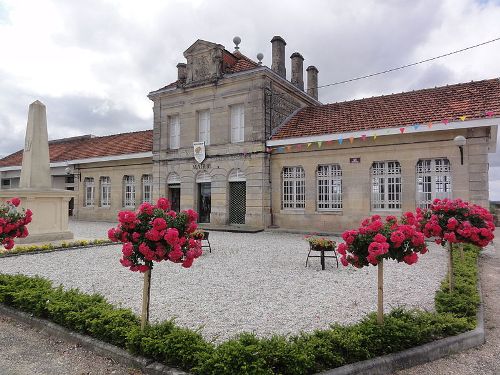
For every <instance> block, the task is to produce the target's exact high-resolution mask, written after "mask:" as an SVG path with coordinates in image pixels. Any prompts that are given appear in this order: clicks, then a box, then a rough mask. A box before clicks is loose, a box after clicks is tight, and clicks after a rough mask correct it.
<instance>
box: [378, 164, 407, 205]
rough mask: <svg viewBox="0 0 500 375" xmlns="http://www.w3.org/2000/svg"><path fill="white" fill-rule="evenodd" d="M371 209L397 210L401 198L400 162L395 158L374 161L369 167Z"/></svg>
mask: <svg viewBox="0 0 500 375" xmlns="http://www.w3.org/2000/svg"><path fill="white" fill-rule="evenodd" d="M370 175H371V209H372V210H373V211H399V210H401V204H402V198H403V189H402V188H403V184H402V175H401V164H399V162H398V161H396V160H390V161H374V162H373V163H372V166H371V168H370Z"/></svg>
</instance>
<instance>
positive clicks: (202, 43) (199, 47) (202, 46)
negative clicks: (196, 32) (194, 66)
mask: <svg viewBox="0 0 500 375" xmlns="http://www.w3.org/2000/svg"><path fill="white" fill-rule="evenodd" d="M214 48H222V49H224V46H223V45H221V44H217V43H212V42H209V41H206V40H203V39H198V40H197V41H196V42H194V43H193V44H191V46H190V47H189V48H188V49H187V50H185V51H184V57H186V58H187V56H188V55H192V54H197V53H200V52H203V51H207V50H211V49H214Z"/></svg>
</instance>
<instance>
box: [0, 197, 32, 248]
mask: <svg viewBox="0 0 500 375" xmlns="http://www.w3.org/2000/svg"><path fill="white" fill-rule="evenodd" d="M20 203H21V200H20V199H19V198H12V199H10V200H8V201H6V202H5V204H0V244H2V245H3V247H4V248H5V249H6V250H10V249H12V248H13V247H14V238H24V237H27V236H28V234H29V233H28V228H27V227H26V226H27V225H28V224H29V223H31V218H32V216H33V213H32V212H31V210H30V209H27V210H24V209H22V210H19V209H18V207H19V204H20Z"/></svg>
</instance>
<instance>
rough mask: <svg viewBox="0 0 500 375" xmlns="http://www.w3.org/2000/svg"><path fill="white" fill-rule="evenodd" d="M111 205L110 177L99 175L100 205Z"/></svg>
mask: <svg viewBox="0 0 500 375" xmlns="http://www.w3.org/2000/svg"><path fill="white" fill-rule="evenodd" d="M110 205H111V178H110V177H107V176H106V177H101V207H109V206H110Z"/></svg>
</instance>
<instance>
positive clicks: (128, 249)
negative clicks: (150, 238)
mask: <svg viewBox="0 0 500 375" xmlns="http://www.w3.org/2000/svg"><path fill="white" fill-rule="evenodd" d="M133 253H134V246H133V245H132V244H131V243H130V242H127V243H124V244H123V246H122V254H123V255H124V256H126V257H129V256H131V255H132V254H133Z"/></svg>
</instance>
